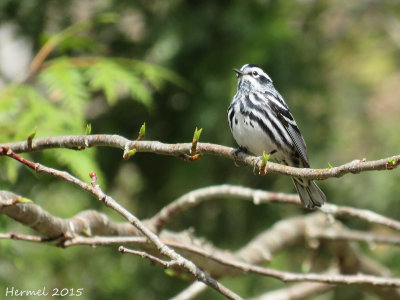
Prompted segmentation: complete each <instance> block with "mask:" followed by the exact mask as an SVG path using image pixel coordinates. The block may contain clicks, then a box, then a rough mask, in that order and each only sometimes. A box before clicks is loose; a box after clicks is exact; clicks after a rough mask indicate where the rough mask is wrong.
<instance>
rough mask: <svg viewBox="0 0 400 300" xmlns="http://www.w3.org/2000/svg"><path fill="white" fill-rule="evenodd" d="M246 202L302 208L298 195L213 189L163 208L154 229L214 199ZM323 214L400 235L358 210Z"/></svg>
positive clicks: (331, 208) (396, 225) (327, 209)
mask: <svg viewBox="0 0 400 300" xmlns="http://www.w3.org/2000/svg"><path fill="white" fill-rule="evenodd" d="M226 198H230V199H232V198H233V199H245V200H250V201H253V203H254V204H264V203H271V202H272V203H284V204H295V205H302V204H301V202H300V198H299V196H298V195H297V194H285V193H271V192H267V191H263V190H257V189H252V188H247V187H242V186H235V185H229V184H223V185H214V186H209V187H205V188H200V189H197V190H194V191H190V192H189V193H187V194H184V195H182V196H181V197H179V198H178V199H176V200H174V201H172V202H171V203H169V204H168V205H167V206H165V207H163V208H162V209H161V210H160V211H159V212H158V213H157V214H156V215H154V217H153V218H152V219H151V222H153V226H154V227H155V228H156V229H157V230H158V231H159V230H161V229H162V228H163V227H164V226H166V225H167V224H168V222H170V221H171V219H172V218H174V217H176V216H177V215H178V214H180V213H182V212H183V211H185V210H188V209H190V208H192V207H194V206H196V205H199V204H200V203H202V202H204V201H208V200H213V199H226ZM319 210H320V211H322V212H324V213H326V214H330V215H333V216H334V217H352V218H357V219H362V220H365V221H367V222H369V223H374V224H379V225H383V226H386V227H389V228H391V229H394V230H397V231H400V222H399V221H396V220H394V219H391V218H388V217H385V216H382V215H379V214H377V213H375V212H373V211H370V210H366V209H357V208H353V207H349V206H338V205H335V204H329V203H328V204H324V205H323V206H322V207H321V208H319Z"/></svg>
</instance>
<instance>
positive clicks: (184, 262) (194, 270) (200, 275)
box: [1, 146, 242, 299]
mask: <svg viewBox="0 0 400 300" xmlns="http://www.w3.org/2000/svg"><path fill="white" fill-rule="evenodd" d="M1 150H2V151H3V154H4V155H7V156H9V157H12V158H13V159H16V160H17V161H19V162H21V163H23V164H25V165H27V166H28V167H30V168H32V169H34V170H35V171H36V172H38V173H46V174H49V175H52V176H54V177H57V178H59V179H62V180H64V181H67V182H70V183H73V184H75V185H77V186H78V187H80V188H82V189H83V190H85V191H87V192H89V193H90V194H92V195H93V196H95V197H97V198H98V199H99V200H100V201H102V202H103V203H104V204H105V205H106V206H108V207H110V208H112V209H114V210H115V211H116V212H118V213H119V214H120V215H122V216H123V217H124V218H125V219H127V220H128V222H129V223H131V224H132V225H133V226H135V227H136V228H137V229H138V230H139V231H140V232H141V233H142V234H143V235H144V236H146V237H147V238H148V239H149V241H150V242H151V243H153V244H154V245H155V247H156V248H157V250H158V251H159V253H160V254H162V255H165V256H167V257H169V258H170V259H171V260H173V261H174V262H176V264H177V265H179V266H180V267H182V268H184V269H186V270H187V271H189V272H190V273H191V274H192V275H194V277H195V278H196V279H197V280H200V281H202V282H204V283H205V284H207V285H208V286H210V287H211V288H213V289H215V290H216V291H217V292H219V293H221V294H222V295H224V296H225V297H227V298H229V299H242V298H241V297H240V296H239V295H237V294H235V293H234V292H232V291H231V290H229V289H228V288H226V287H225V286H224V285H222V284H221V283H219V282H218V281H216V280H215V279H214V278H212V277H211V276H210V275H208V274H207V273H206V272H204V271H203V270H201V269H200V268H198V267H197V266H196V265H195V264H194V263H193V262H192V261H190V260H188V259H186V258H184V257H183V256H181V255H180V254H178V253H177V252H175V251H174V250H173V249H171V248H169V247H168V246H167V245H165V244H164V243H163V242H162V241H161V240H160V239H159V237H158V236H157V235H156V234H155V233H153V232H152V231H151V230H150V229H148V228H147V227H146V226H145V225H144V224H143V223H142V222H141V221H140V220H139V219H138V218H137V217H136V216H135V215H133V214H132V213H130V212H129V211H128V210H126V209H125V208H124V207H122V206H121V205H120V204H119V203H117V202H116V201H115V200H114V199H113V198H112V197H110V196H108V195H106V194H105V193H104V192H103V191H102V190H101V189H100V187H99V185H98V184H97V182H95V181H92V186H91V185H89V184H87V183H85V182H83V181H81V180H79V179H78V178H76V177H74V176H72V175H71V174H69V173H68V172H65V171H64V172H63V171H59V170H56V169H53V168H49V167H46V166H44V165H42V164H39V163H33V162H30V161H28V160H26V159H20V158H19V157H18V155H16V154H15V153H14V152H13V151H12V150H11V149H10V148H8V147H7V146H2V147H1ZM94 176H95V175H94ZM94 176H92V175H91V177H92V178H93V177H94Z"/></svg>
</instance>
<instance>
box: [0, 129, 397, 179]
mask: <svg viewBox="0 0 400 300" xmlns="http://www.w3.org/2000/svg"><path fill="white" fill-rule="evenodd" d="M5 145H6V146H8V147H10V149H11V150H12V151H14V152H15V153H21V152H30V151H39V150H44V149H53V148H70V149H84V148H85V147H94V146H106V147H114V148H119V149H121V150H123V151H126V150H127V149H136V150H137V152H152V153H155V154H161V155H169V156H175V157H182V156H183V155H189V154H190V150H191V148H192V144H191V143H186V144H165V143H161V142H157V141H130V140H128V139H126V138H124V137H122V136H118V135H82V136H79V135H76V136H59V137H48V138H42V139H34V140H33V141H32V147H31V149H30V147H28V142H27V141H23V142H15V143H8V144H5ZM196 153H197V154H209V155H217V156H222V157H226V158H230V159H232V160H235V159H236V160H237V161H241V162H243V163H244V164H246V165H248V166H251V167H253V166H254V165H257V166H258V167H259V168H260V167H261V164H262V158H260V157H256V156H252V155H248V154H246V153H238V154H237V155H234V153H235V149H233V148H230V147H226V146H221V145H216V144H208V143H198V144H197V147H196ZM0 154H1V153H0ZM3 155H4V154H3ZM399 164H400V155H395V156H392V157H388V158H383V159H379V160H375V161H366V160H365V159H361V160H353V161H351V162H349V163H346V164H344V165H341V166H339V167H334V168H327V169H300V168H294V167H289V166H284V165H280V164H276V163H273V162H270V161H268V163H267V171H268V173H279V174H283V175H289V176H295V177H302V178H307V179H314V180H323V179H327V178H330V177H341V176H343V175H345V174H348V173H359V172H365V171H373V170H392V169H394V168H396V167H397V166H398V165H399Z"/></svg>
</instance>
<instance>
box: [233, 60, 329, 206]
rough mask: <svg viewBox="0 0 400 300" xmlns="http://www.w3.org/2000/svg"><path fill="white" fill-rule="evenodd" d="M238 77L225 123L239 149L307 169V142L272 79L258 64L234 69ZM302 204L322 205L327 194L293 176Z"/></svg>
mask: <svg viewBox="0 0 400 300" xmlns="http://www.w3.org/2000/svg"><path fill="white" fill-rule="evenodd" d="M234 71H235V72H236V73H237V76H238V88H237V93H236V95H235V96H234V97H233V100H232V102H231V104H230V105H229V108H228V122H229V126H230V128H231V131H232V134H233V137H234V138H235V140H236V142H237V143H238V144H239V146H240V147H241V148H245V149H246V150H248V151H249V152H251V153H253V154H255V155H258V156H261V155H262V154H263V152H264V151H265V153H267V154H268V153H270V154H271V159H272V160H274V161H276V162H278V163H282V164H285V165H288V166H293V167H300V168H309V167H310V164H309V160H308V156H307V148H306V143H305V142H304V139H303V137H302V135H301V133H300V130H299V128H298V127H297V124H296V121H295V120H294V118H293V116H292V114H291V113H290V110H289V107H288V106H287V104H286V103H285V101H284V100H283V98H282V96H281V95H280V94H279V93H278V91H277V90H276V89H275V88H274V86H273V84H272V80H271V78H269V76H268V75H267V74H266V73H265V72H264V71H263V70H262V69H261V68H259V67H258V66H256V65H253V64H247V65H244V66H243V67H242V68H241V69H240V70H237V69H234ZM293 183H294V185H295V187H296V190H297V192H298V194H299V196H300V199H301V201H302V202H303V204H304V205H305V206H306V207H308V208H313V207H315V206H321V205H322V204H323V203H324V202H325V201H326V197H325V195H324V193H323V192H322V191H321V189H320V188H319V187H318V186H317V185H316V184H315V183H314V182H313V181H311V180H305V179H300V178H293Z"/></svg>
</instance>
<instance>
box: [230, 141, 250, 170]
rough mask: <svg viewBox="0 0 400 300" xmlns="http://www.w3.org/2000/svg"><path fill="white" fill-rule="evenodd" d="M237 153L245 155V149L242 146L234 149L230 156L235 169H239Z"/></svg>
mask: <svg viewBox="0 0 400 300" xmlns="http://www.w3.org/2000/svg"><path fill="white" fill-rule="evenodd" d="M239 153H247V148H246V147H243V146H239V148H236V149H235V150H234V151H233V153H232V155H233V163H234V164H235V166H236V167H240V164H239V161H238V155H239Z"/></svg>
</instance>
